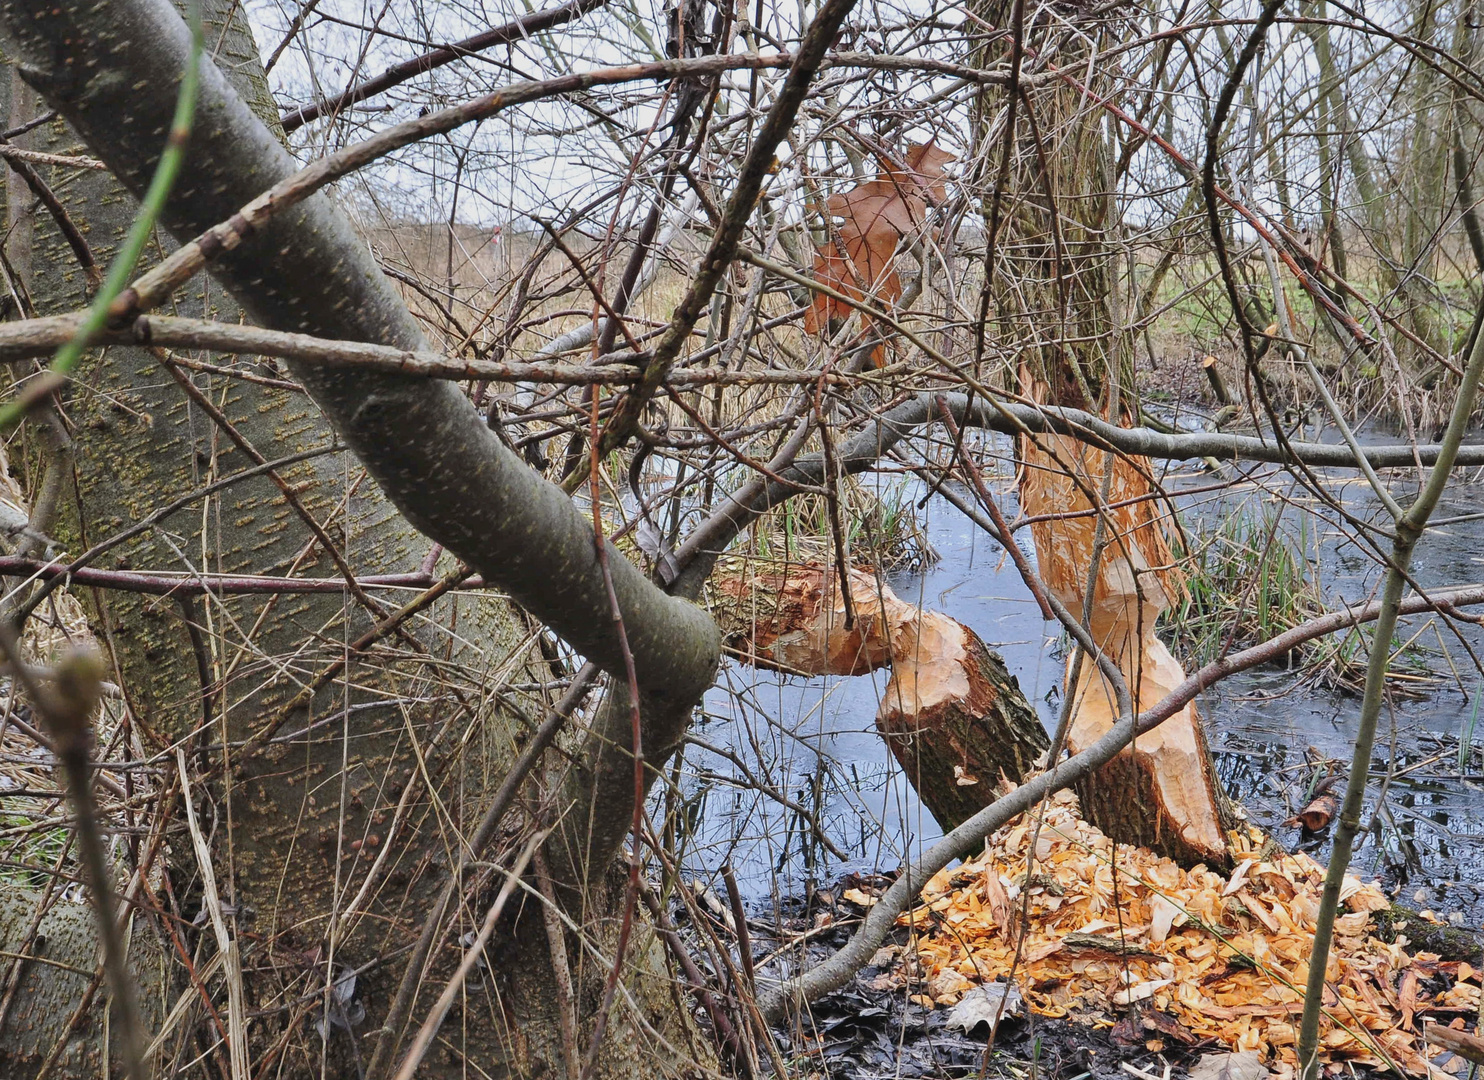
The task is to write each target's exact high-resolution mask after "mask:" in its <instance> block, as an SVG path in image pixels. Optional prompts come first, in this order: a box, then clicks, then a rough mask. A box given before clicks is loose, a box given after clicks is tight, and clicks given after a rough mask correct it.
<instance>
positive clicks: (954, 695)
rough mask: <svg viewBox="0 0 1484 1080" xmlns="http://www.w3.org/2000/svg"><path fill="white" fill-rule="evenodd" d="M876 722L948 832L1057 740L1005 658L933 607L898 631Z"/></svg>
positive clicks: (1020, 774) (1027, 770)
mask: <svg viewBox="0 0 1484 1080" xmlns="http://www.w3.org/2000/svg"><path fill="white" fill-rule="evenodd" d="M876 727H877V730H879V731H880V732H881V734H882V736H883V737H884V738H885V739H886V744H887V745H888V746H889V747H891V752H892V754H893V755H894V756H895V757H896V759H897V761H898V762H899V763H900V764H901V766H902V771H903V772H905V773H906V774H907V779H909V780H910V781H911V782H912V786H913V787H915V788H916V789H917V794H918V795H919V796H920V797H921V798H922V801H923V803H924V804H926V806H927V808H928V809H929V810H931V811H932V814H933V817H934V818H936V819H937V821H938V824H939V825H941V826H943V829H944V831H945V832H946V831H948V830H949V829H953V828H957V827H958V826H959V825H961V824H963V823H964V822H965V821H967V820H968V819H969V818H971V817H973V816H974V815H975V814H976V813H978V812H979V811H980V810H983V809H984V808H985V807H986V806H988V805H989V804H990V803H992V802H994V800H995V798H996V789H998V788H999V786H1000V781H1001V780H1010V781H1012V782H1015V783H1019V782H1020V781H1021V780H1023V779H1025V777H1026V776H1028V775H1029V774H1030V771H1031V769H1032V767H1033V766H1034V765H1035V764H1036V759H1037V758H1038V757H1040V756H1041V755H1044V754H1045V752H1046V750H1047V749H1049V748H1050V745H1051V740H1050V739H1049V738H1047V736H1046V729H1045V728H1043V727H1042V726H1041V721H1040V719H1039V718H1038V717H1037V716H1036V711H1035V709H1033V708H1031V705H1030V703H1029V702H1027V701H1026V699H1025V695H1024V694H1022V693H1021V691H1020V683H1019V681H1017V680H1016V678H1015V676H1014V675H1011V674H1010V672H1009V670H1008V669H1007V668H1006V667H1005V662H1004V660H1002V659H1000V657H999V655H998V654H997V653H995V652H992V651H991V650H990V649H989V647H988V646H986V645H985V644H984V642H983V641H981V640H980V638H979V635H978V634H976V633H974V631H972V630H970V629H969V628H968V627H967V626H965V625H963V624H962V623H960V622H957V621H956V620H954V619H950V618H949V617H948V616H947V615H944V614H942V613H940V612H936V611H924V612H918V611H916V610H915V609H914V611H913V618H912V619H910V620H908V621H906V622H904V623H902V624H900V625H899V626H898V627H897V632H896V635H895V637H894V639H893V651H892V665H891V681H890V682H888V683H887V684H886V692H885V693H884V694H882V696H881V707H880V708H879V709H878V710H877V711H876Z"/></svg>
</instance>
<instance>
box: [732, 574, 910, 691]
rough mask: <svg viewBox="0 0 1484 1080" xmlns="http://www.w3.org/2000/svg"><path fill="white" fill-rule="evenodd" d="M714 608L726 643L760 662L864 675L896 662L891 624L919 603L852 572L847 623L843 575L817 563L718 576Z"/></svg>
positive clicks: (805, 671)
mask: <svg viewBox="0 0 1484 1080" xmlns="http://www.w3.org/2000/svg"><path fill="white" fill-rule="evenodd" d="M715 585H716V590H715V594H714V600H713V604H712V614H713V616H714V617H715V618H716V621H717V622H718V623H719V624H720V626H721V628H722V633H723V634H724V635H725V638H726V642H727V645H728V646H729V647H730V648H733V649H735V650H737V652H738V653H739V654H740V655H741V657H742V659H743V660H745V661H747V662H748V663H749V664H753V665H754V666H756V667H763V668H772V669H775V670H778V671H785V672H789V673H791V674H797V675H864V674H866V673H867V672H870V671H875V670H876V669H877V668H882V667H885V666H886V665H887V664H888V663H890V662H891V645H890V640H889V628H890V627H891V626H892V625H895V624H896V623H899V622H901V621H902V620H903V619H905V618H907V617H908V615H909V614H910V613H911V612H912V611H913V609H912V608H911V607H910V606H909V605H907V604H905V603H903V602H902V601H901V600H899V599H897V596H896V594H895V593H893V592H892V591H891V590H890V589H888V588H887V587H886V586H885V585H880V584H878V583H877V580H876V577H875V575H873V574H870V573H867V572H866V571H863V570H858V569H851V571H850V597H851V600H852V601H853V613H854V616H855V619H854V622H853V623H852V625H851V626H849V627H847V626H846V625H845V623H846V619H845V602H844V599H843V597H842V596H841V595H840V577H839V574H837V573H836V572H835V570H834V568H833V567H831V566H822V565H819V564H817V563H805V564H801V565H798V566H790V567H787V568H786V569H785V570H776V571H775V570H758V571H754V572H751V573H747V574H728V575H725V576H721V577H718V578H717V579H716V582H715Z"/></svg>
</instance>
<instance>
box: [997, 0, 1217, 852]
mask: <svg viewBox="0 0 1484 1080" xmlns="http://www.w3.org/2000/svg"><path fill="white" fill-rule="evenodd" d="M1014 8H1015V5H1014V4H1013V3H1010V2H1000V0H984V2H980V3H978V4H976V10H977V11H978V12H979V13H980V15H981V16H982V18H983V19H984V21H985V22H986V23H987V24H988V25H989V26H992V27H996V28H1001V29H1004V28H1008V27H1009V26H1010V23H1011V20H1012V18H1013V14H1014ZM1107 25H1108V23H1107V22H1106V21H1105V20H1104V19H1102V18H1101V17H1099V18H1098V21H1097V23H1096V24H1092V25H1089V26H1087V27H1084V28H1079V29H1077V30H1072V29H1069V28H1066V27H1059V26H1058V25H1057V24H1054V23H1048V22H1041V21H1039V20H1037V21H1034V22H1028V23H1027V25H1026V27H1025V28H1024V29H1025V37H1026V45H1027V48H1028V49H1029V50H1032V51H1033V54H1034V55H1038V56H1042V57H1051V58H1054V62H1055V63H1056V65H1057V66H1058V68H1060V70H1062V71H1064V72H1076V73H1077V75H1078V77H1081V76H1083V75H1084V74H1085V71H1084V68H1085V65H1084V64H1083V63H1082V62H1081V61H1082V60H1085V57H1086V52H1085V50H1086V49H1087V48H1088V47H1089V44H1090V39H1089V38H1088V37H1086V36H1084V35H1085V34H1091V35H1093V36H1094V37H1096V36H1098V35H1101V34H1103V33H1105V32H1106V31H1105V27H1106V26H1107ZM1095 77H1096V75H1095V73H1094V78H1095ZM1110 89H1111V84H1109V85H1107V86H1104V85H1097V86H1094V87H1093V88H1092V89H1091V92H1090V93H1087V92H1084V91H1083V90H1082V89H1080V88H1078V87H1076V86H1073V85H1070V84H1067V83H1058V82H1048V83H1045V84H1042V85H1041V86H1039V87H1038V88H1037V89H1035V90H1034V91H1028V92H1027V93H1026V94H1025V96H1024V98H1023V99H1022V100H1021V101H1020V102H1019V103H1018V105H1019V108H1018V118H1017V120H1016V123H1015V128H1014V138H1013V139H1012V140H1011V141H1010V142H1008V143H1006V142H1003V141H1002V136H997V137H993V138H992V137H991V132H992V131H993V130H994V129H993V128H992V125H991V121H992V119H993V118H992V117H991V116H990V115H989V114H988V113H980V114H979V122H980V125H979V131H980V137H981V139H983V140H984V141H985V144H986V151H985V153H986V162H987V164H986V173H987V175H988V177H989V178H991V181H992V182H995V183H997V180H995V179H994V178H995V177H996V174H997V170H999V169H1000V168H1001V167H1002V164H1003V166H1004V167H1005V173H1004V176H1005V183H1004V186H1003V189H1002V192H1003V194H1002V199H1001V201H1000V202H999V203H998V204H996V203H995V202H994V201H993V200H991V199H986V207H985V214H986V218H987V222H986V224H987V227H988V229H989V232H990V245H991V251H992V253H993V256H994V260H995V264H994V266H993V267H992V272H993V275H994V281H995V282H996V284H995V285H994V287H993V289H992V292H991V299H992V303H993V312H992V314H991V317H990V324H989V325H990V326H992V327H993V329H994V331H995V333H996V335H997V337H998V338H999V346H1000V348H1001V349H1002V350H1005V351H1007V352H1013V354H1014V355H1018V356H1019V357H1021V361H1020V369H1019V371H1018V372H1017V373H1016V378H1017V379H1018V382H1019V384H1020V391H1021V393H1023V394H1025V395H1026V396H1027V397H1030V398H1032V399H1033V400H1035V401H1038V402H1042V403H1046V404H1051V405H1061V406H1070V407H1074V408H1081V409H1085V410H1087V411H1089V412H1092V413H1094V414H1102V415H1105V416H1110V417H1112V418H1114V419H1119V418H1121V416H1122V414H1123V413H1125V412H1132V410H1133V405H1132V403H1131V402H1129V401H1128V395H1129V394H1130V393H1132V387H1133V379H1132V378H1131V377H1130V375H1129V370H1128V368H1129V364H1130V357H1131V350H1130V348H1129V344H1130V343H1129V342H1128V340H1127V332H1126V331H1125V329H1124V328H1123V326H1122V318H1121V313H1120V310H1119V304H1118V296H1119V289H1120V285H1119V282H1120V274H1119V266H1118V255H1117V248H1116V246H1115V245H1114V244H1113V243H1112V242H1111V241H1112V239H1113V236H1112V233H1113V231H1114V230H1115V229H1116V227H1117V217H1116V214H1117V208H1116V199H1115V196H1114V194H1113V190H1114V186H1115V182H1116V181H1115V177H1114V176H1113V175H1112V165H1111V161H1112V152H1111V150H1112V148H1111V147H1110V145H1109V141H1108V136H1107V134H1106V128H1105V125H1104V117H1103V115H1102V114H1101V112H1100V111H1099V110H1098V109H1097V108H1096V106H1095V105H1094V104H1093V103H1094V102H1096V101H1097V100H1100V99H1101V98H1102V97H1104V95H1106V94H1107V93H1109V91H1110ZM1001 121H1002V122H1004V118H1003V117H1001ZM1003 130H1004V129H1003V128H1001V129H999V131H1000V132H1003ZM1005 152H1008V154H1009V157H1008V160H1004V159H1003V158H1002V154H1004V153H1005ZM1021 451H1022V455H1021V456H1022V469H1021V474H1020V501H1021V512H1022V513H1024V514H1026V515H1028V516H1032V517H1033V518H1039V519H1040V520H1039V521H1036V522H1035V523H1034V524H1033V525H1032V535H1033V537H1034V539H1035V545H1036V555H1037V571H1038V573H1039V574H1040V576H1041V579H1042V580H1043V581H1044V582H1045V583H1046V586H1047V588H1048V589H1049V590H1050V591H1051V592H1052V593H1053V594H1054V595H1055V596H1056V597H1057V599H1059V600H1060V601H1061V603H1062V604H1063V605H1064V606H1065V608H1066V609H1067V610H1068V611H1070V612H1071V613H1072V614H1073V615H1074V616H1076V617H1079V618H1081V617H1083V610H1084V605H1085V602H1086V600H1087V599H1088V582H1089V579H1090V578H1092V579H1093V592H1092V595H1091V600H1092V609H1091V618H1090V619H1089V620H1088V621H1087V622H1086V624H1085V625H1086V628H1087V629H1088V631H1089V632H1090V633H1091V635H1092V639H1093V641H1094V642H1095V643H1096V644H1097V646H1098V647H1099V648H1101V649H1103V650H1105V651H1106V652H1107V653H1108V655H1109V656H1110V657H1111V658H1112V659H1114V661H1115V662H1116V663H1117V664H1118V666H1119V669H1120V671H1121V672H1122V674H1123V676H1124V679H1125V681H1126V683H1127V684H1128V686H1129V690H1130V693H1131V696H1132V697H1133V706H1134V708H1135V709H1136V710H1137V709H1139V708H1140V707H1147V706H1148V705H1150V704H1152V703H1153V702H1154V701H1157V700H1158V699H1159V698H1160V697H1161V696H1162V694H1161V693H1159V692H1158V690H1159V688H1160V687H1161V686H1165V685H1174V684H1175V683H1176V682H1178V681H1179V678H1180V668H1179V665H1178V664H1177V663H1176V662H1175V661H1174V659H1173V657H1171V656H1170V655H1169V652H1168V650H1166V649H1165V647H1164V646H1163V645H1162V644H1161V643H1160V642H1159V641H1158V639H1157V638H1156V637H1155V636H1154V626H1155V622H1156V620H1157V618H1158V616H1159V613H1160V612H1161V611H1162V610H1164V609H1165V608H1166V607H1167V606H1168V604H1169V602H1170V600H1171V598H1172V596H1173V594H1174V593H1175V592H1176V591H1177V590H1178V588H1179V585H1178V572H1177V571H1176V570H1175V568H1174V567H1173V566H1172V562H1173V559H1172V556H1171V554H1170V551H1169V548H1168V547H1167V546H1166V543H1165V540H1164V536H1163V532H1162V521H1161V518H1162V517H1163V515H1164V514H1165V513H1166V511H1164V510H1163V509H1161V506H1162V504H1161V503H1159V502H1156V501H1154V491H1153V488H1152V486H1151V484H1150V482H1149V477H1148V468H1149V465H1148V462H1147V461H1145V460H1144V459H1141V458H1121V457H1118V456H1117V455H1115V454H1113V453H1111V452H1104V451H1102V450H1094V449H1092V448H1090V447H1088V446H1087V445H1086V444H1083V443H1080V442H1078V441H1077V440H1075V439H1071V438H1067V437H1063V436H1036V435H1032V436H1026V437H1024V438H1023V439H1022V440H1021ZM1139 500H1143V501H1139ZM1109 506H1115V507H1116V508H1115V509H1111V510H1110V509H1108V507H1109ZM1068 674H1069V681H1070V677H1073V676H1075V677H1077V679H1078V686H1077V690H1076V692H1075V695H1074V697H1073V700H1072V702H1071V708H1072V710H1073V711H1072V714H1071V724H1070V727H1069V729H1068V732H1067V749H1068V750H1070V751H1071V752H1072V753H1077V752H1078V751H1079V750H1081V749H1083V748H1085V747H1087V746H1089V745H1091V744H1092V743H1093V742H1094V741H1096V740H1097V739H1098V738H1099V737H1100V736H1102V735H1103V734H1104V733H1106V732H1107V730H1108V729H1109V728H1110V727H1112V725H1113V724H1114V723H1115V722H1116V720H1117V709H1116V708H1115V707H1114V706H1113V694H1112V692H1111V688H1110V687H1108V686H1106V685H1104V683H1103V678H1102V676H1101V674H1099V673H1098V672H1097V670H1096V668H1095V667H1094V666H1093V665H1092V664H1090V663H1089V664H1087V665H1085V666H1084V670H1082V671H1081V672H1071V671H1069V673H1068ZM1172 679H1173V680H1174V681H1173V682H1171V680H1172ZM1078 794H1079V796H1080V798H1081V801H1082V809H1083V812H1084V813H1085V814H1086V815H1087V817H1088V818H1089V820H1091V821H1093V822H1094V823H1095V824H1097V825H1098V826H1099V827H1100V828H1102V829H1103V830H1104V831H1106V832H1107V833H1108V834H1109V835H1111V836H1113V837H1114V838H1115V839H1117V840H1121V841H1126V842H1130V843H1146V844H1149V845H1151V846H1153V847H1154V848H1155V849H1157V850H1159V851H1162V852H1164V853H1165V854H1168V855H1170V856H1171V857H1172V858H1175V859H1177V860H1179V861H1181V862H1183V863H1185V864H1187V865H1189V864H1192V863H1194V862H1201V861H1215V862H1218V863H1220V862H1225V861H1226V859H1227V845H1226V838H1225V834H1224V830H1225V827H1226V825H1227V820H1226V805H1225V801H1224V799H1223V797H1222V795H1221V793H1220V791H1219V785H1218V782H1217V779H1216V776H1215V773H1214V771H1213V770H1212V768H1211V765H1210V761H1209V758H1208V755H1207V753H1206V746H1205V739H1204V736H1203V734H1202V733H1201V730H1200V721H1199V718H1198V717H1197V716H1196V714H1195V711H1194V709H1187V710H1185V711H1184V712H1182V713H1181V714H1180V715H1178V716H1176V717H1173V718H1171V719H1170V720H1168V721H1166V722H1165V724H1164V725H1162V727H1161V728H1160V734H1159V735H1158V736H1157V737H1156V738H1153V739H1141V740H1139V742H1138V743H1136V744H1135V745H1134V746H1133V747H1131V748H1130V749H1129V750H1126V751H1125V752H1124V753H1123V754H1122V755H1120V757H1119V758H1118V759H1116V760H1115V762H1113V763H1112V764H1110V765H1109V766H1106V767H1104V768H1103V769H1101V770H1099V771H1098V772H1097V773H1095V774H1093V775H1092V776H1090V777H1089V778H1088V779H1087V780H1086V781H1084V782H1083V783H1082V784H1081V785H1079V792H1078Z"/></svg>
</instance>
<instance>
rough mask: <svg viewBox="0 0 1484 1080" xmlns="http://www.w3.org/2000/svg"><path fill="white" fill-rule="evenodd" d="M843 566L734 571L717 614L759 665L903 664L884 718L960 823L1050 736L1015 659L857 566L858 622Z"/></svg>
mask: <svg viewBox="0 0 1484 1080" xmlns="http://www.w3.org/2000/svg"><path fill="white" fill-rule="evenodd" d="M838 583H839V577H838V575H837V574H835V573H834V571H833V569H832V568H831V567H827V566H819V565H803V566H792V567H789V568H788V569H787V570H786V571H778V572H757V573H753V574H749V575H745V576H742V575H731V576H724V577H721V578H719V579H717V581H716V585H717V590H716V599H715V602H714V604H713V610H714V612H715V614H716V615H717V618H718V621H719V622H720V623H721V625H722V627H723V629H724V630H725V632H726V634H727V642H728V644H729V646H730V647H731V648H732V649H734V650H736V652H737V653H738V654H739V655H740V656H741V657H742V659H744V660H745V661H747V662H748V663H751V664H754V665H756V666H759V667H767V668H775V669H778V670H782V671H788V672H792V673H795V674H806V675H826V674H829V675H858V674H864V673H865V672H868V671H874V670H875V669H877V668H880V667H884V666H886V665H887V664H890V665H891V669H892V677H891V680H890V682H888V683H887V687H886V692H885V694H884V695H883V696H882V701H881V706H880V708H879V709H878V711H877V715H876V725H877V729H878V730H879V731H880V732H881V734H882V736H883V737H884V738H885V739H886V741H887V745H888V746H889V747H890V748H891V752H892V754H893V755H894V756H895V757H896V759H897V761H898V762H899V763H900V764H901V766H902V769H903V770H904V771H905V772H906V774H907V779H908V780H909V781H910V782H911V784H912V786H913V787H914V788H915V789H916V790H917V793H918V795H919V797H920V798H921V799H922V802H923V804H924V805H925V806H926V807H927V808H928V810H929V811H931V812H932V814H933V816H934V817H935V818H937V820H938V823H939V824H940V825H942V826H943V827H944V828H945V829H951V828H953V827H954V826H956V825H958V824H960V823H961V822H963V821H964V820H965V819H966V818H968V817H970V816H972V815H973V814H975V813H976V812H978V811H979V810H981V809H982V808H984V807H985V806H987V805H989V803H991V802H993V801H994V798H995V789H996V788H997V787H998V786H999V784H1000V781H1001V780H1002V779H1008V780H1011V781H1014V782H1016V783H1019V782H1020V781H1022V780H1023V779H1025V777H1026V774H1027V773H1028V772H1029V771H1030V769H1031V767H1032V764H1033V762H1034V761H1035V760H1036V758H1037V757H1038V756H1039V755H1041V754H1043V753H1044V752H1045V750H1046V748H1047V747H1048V745H1049V743H1050V740H1049V739H1048V738H1047V735H1046V730H1045V728H1043V727H1042V726H1041V723H1040V720H1039V719H1038V717H1037V716H1036V712H1035V710H1034V709H1032V708H1031V706H1030V704H1029V703H1028V702H1027V701H1026V700H1025V696H1024V695H1023V694H1022V693H1021V691H1020V685H1019V684H1018V683H1017V682H1016V680H1015V677H1014V676H1012V675H1011V674H1010V672H1009V671H1008V670H1007V669H1006V668H1005V663H1004V661H1003V660H1001V659H1000V657H999V656H997V655H996V654H995V653H994V652H992V651H990V649H989V647H988V646H986V645H985V644H984V642H983V641H981V640H980V638H979V636H978V635H977V634H975V633H974V632H973V631H972V630H970V629H969V628H968V627H966V626H964V625H962V624H961V623H958V622H956V621H954V620H953V619H951V618H949V617H948V616H947V615H943V614H941V613H939V612H934V611H927V612H924V611H922V610H920V609H918V608H916V607H914V606H912V605H911V604H907V603H905V602H903V601H902V600H900V599H898V598H897V596H896V594H894V593H893V592H892V591H891V589H889V588H887V587H886V586H885V585H884V584H882V583H881V582H880V581H878V580H877V578H876V577H875V576H874V575H872V574H870V573H868V572H866V571H863V570H857V569H852V570H851V571H850V590H851V592H850V595H851V600H852V611H853V614H854V621H853V622H852V624H851V625H850V626H849V627H847V626H846V618H845V607H844V601H843V599H842V597H841V595H840V589H839V584H838Z"/></svg>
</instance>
